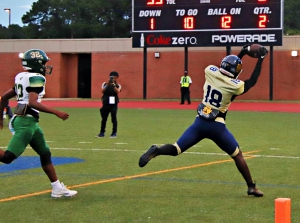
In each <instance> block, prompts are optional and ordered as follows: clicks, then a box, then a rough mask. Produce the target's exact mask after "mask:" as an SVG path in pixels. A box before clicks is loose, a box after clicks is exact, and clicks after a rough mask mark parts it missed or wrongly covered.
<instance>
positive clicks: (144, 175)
mask: <svg viewBox="0 0 300 223" xmlns="http://www.w3.org/2000/svg"><path fill="white" fill-rule="evenodd" d="M255 152H259V151H250V152H245V153H244V154H251V153H255ZM251 158H255V156H249V157H244V159H251ZM227 162H233V159H228V160H218V161H213V162H208V163H200V164H196V165H192V166H183V167H178V168H173V169H166V170H159V171H154V172H148V173H141V174H136V175H131V176H124V177H117V178H111V179H106V180H99V181H94V182H89V183H83V184H78V185H73V186H68V188H69V189H74V188H79V187H87V186H92V185H98V184H104V183H110V182H117V181H121V180H129V179H135V178H139V177H146V176H151V175H156V174H162V173H169V172H174V171H179V170H186V169H192V168H197V167H202V166H210V165H213V164H220V163H227ZM47 193H51V190H43V191H39V192H34V193H30V194H23V195H18V196H13V197H8V198H2V199H0V203H2V202H6V201H14V200H19V199H23V198H28V197H33V196H38V195H42V194H47Z"/></svg>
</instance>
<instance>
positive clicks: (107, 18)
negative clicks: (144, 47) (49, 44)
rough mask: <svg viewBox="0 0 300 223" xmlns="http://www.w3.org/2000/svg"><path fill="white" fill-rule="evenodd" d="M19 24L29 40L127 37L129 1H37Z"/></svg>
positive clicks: (129, 22)
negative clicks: (23, 26)
mask: <svg viewBox="0 0 300 223" xmlns="http://www.w3.org/2000/svg"><path fill="white" fill-rule="evenodd" d="M22 21H23V23H24V24H25V25H27V26H26V27H25V29H26V31H25V33H26V34H27V35H28V37H29V38H33V39H34V38H115V37H130V29H131V0H110V1H107V0H39V1H37V2H35V3H33V5H32V9H31V10H30V11H29V12H27V13H26V14H25V15H24V16H23V17H22Z"/></svg>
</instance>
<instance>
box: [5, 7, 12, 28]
mask: <svg viewBox="0 0 300 223" xmlns="http://www.w3.org/2000/svg"><path fill="white" fill-rule="evenodd" d="M4 11H6V12H8V25H9V26H10V24H11V23H10V20H11V9H8V8H5V9H4Z"/></svg>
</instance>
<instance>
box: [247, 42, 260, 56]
mask: <svg viewBox="0 0 300 223" xmlns="http://www.w3.org/2000/svg"><path fill="white" fill-rule="evenodd" d="M262 49H264V47H263V46H262V45H260V44H257V43H253V44H251V45H250V46H248V47H247V55H248V56H250V57H253V58H258V57H260V56H262V54H264V53H262V52H261V51H263V50H262Z"/></svg>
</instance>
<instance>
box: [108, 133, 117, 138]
mask: <svg viewBox="0 0 300 223" xmlns="http://www.w3.org/2000/svg"><path fill="white" fill-rule="evenodd" d="M109 138H117V133H112V134H111V135H110V136H109Z"/></svg>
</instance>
